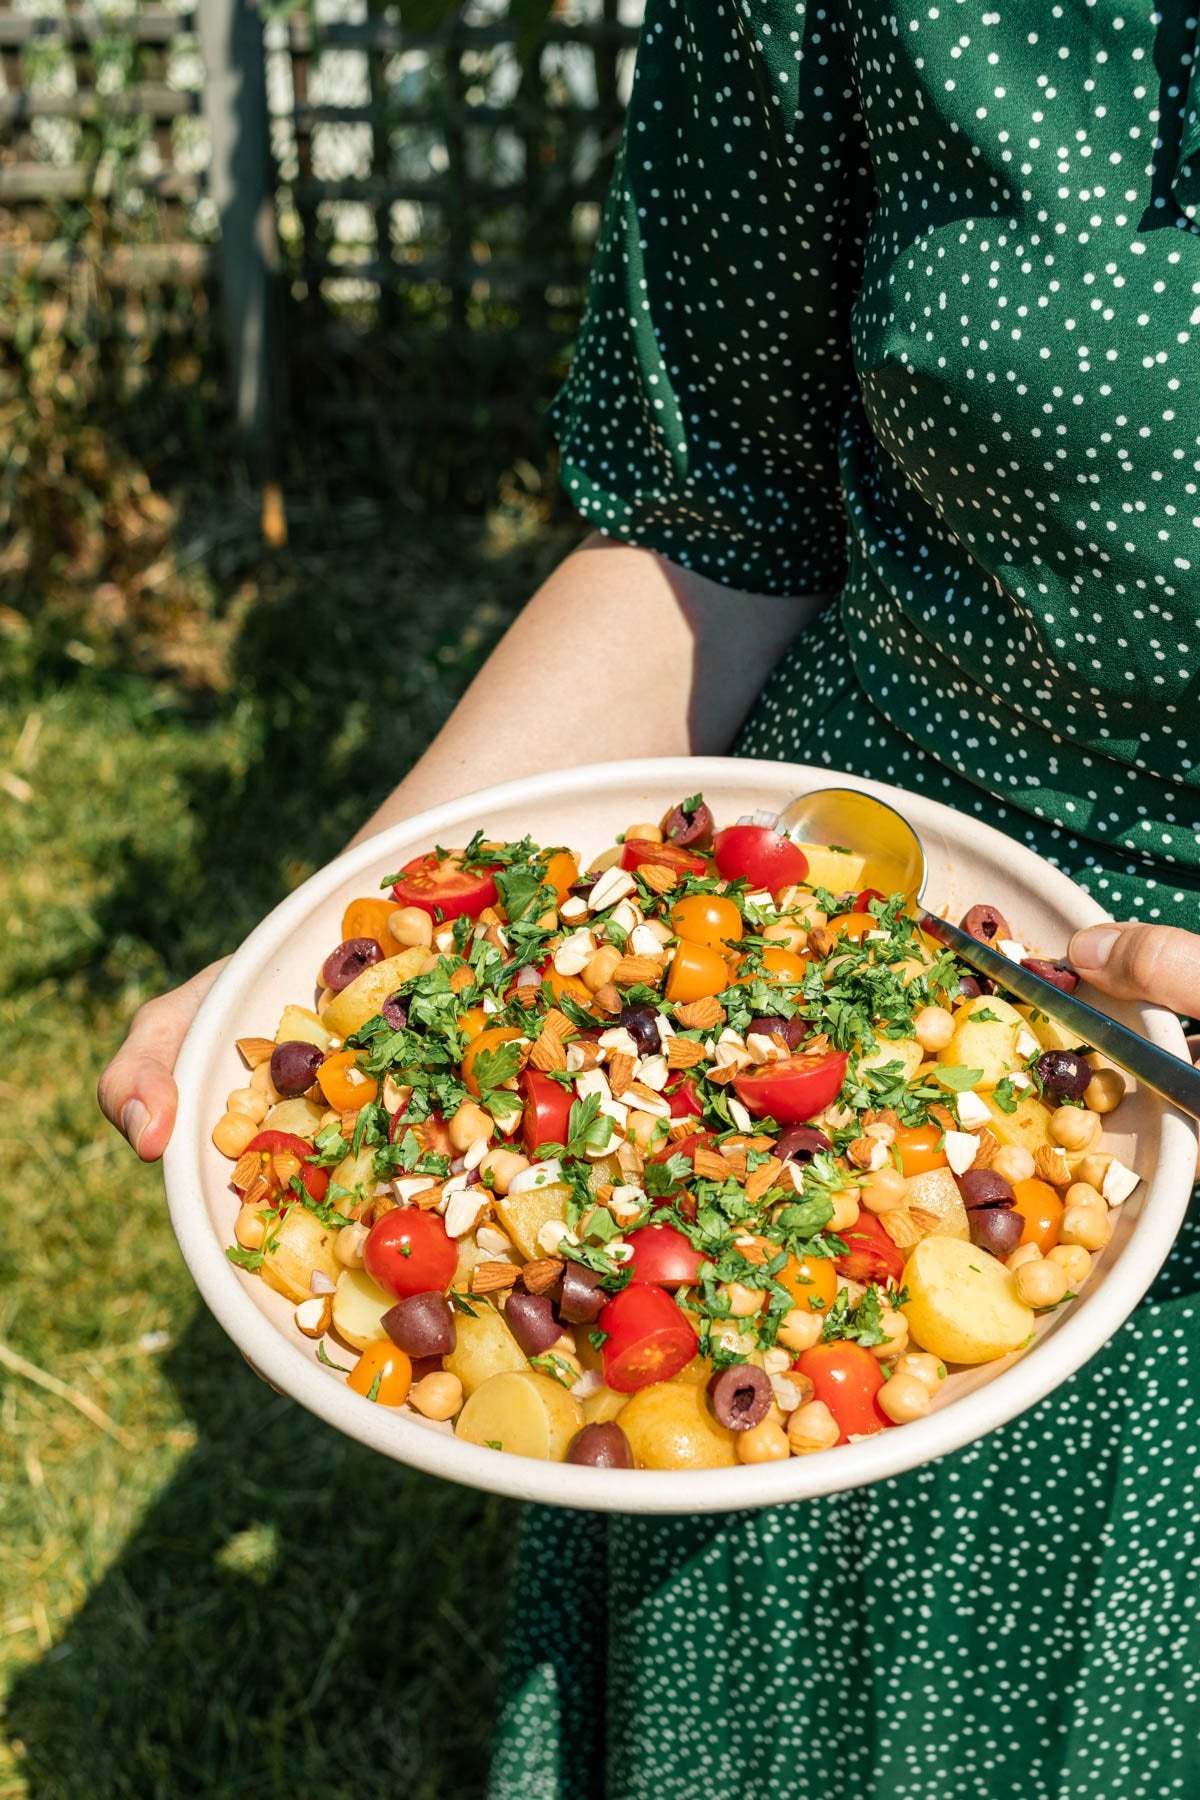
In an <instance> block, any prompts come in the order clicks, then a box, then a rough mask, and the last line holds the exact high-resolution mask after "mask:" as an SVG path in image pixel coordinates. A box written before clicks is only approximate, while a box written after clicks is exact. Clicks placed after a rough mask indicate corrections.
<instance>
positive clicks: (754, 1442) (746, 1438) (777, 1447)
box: [734, 1418, 792, 1463]
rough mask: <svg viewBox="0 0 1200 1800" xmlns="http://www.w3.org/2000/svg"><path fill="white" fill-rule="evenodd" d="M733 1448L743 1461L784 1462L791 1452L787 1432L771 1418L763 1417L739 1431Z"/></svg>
mask: <svg viewBox="0 0 1200 1800" xmlns="http://www.w3.org/2000/svg"><path fill="white" fill-rule="evenodd" d="M734 1449H735V1450H736V1451H737V1459H738V1461H739V1462H743V1463H768V1462H786V1461H787V1459H788V1457H789V1456H790V1455H791V1454H792V1451H791V1446H790V1444H789V1443H788V1438H787V1433H786V1432H785V1431H784V1429H783V1427H782V1426H781V1425H777V1424H776V1423H775V1421H774V1420H773V1419H771V1418H766V1419H763V1421H762V1422H761V1424H758V1425H754V1426H752V1427H751V1429H750V1430H749V1431H739V1432H738V1434H737V1438H736V1441H735V1443H734Z"/></svg>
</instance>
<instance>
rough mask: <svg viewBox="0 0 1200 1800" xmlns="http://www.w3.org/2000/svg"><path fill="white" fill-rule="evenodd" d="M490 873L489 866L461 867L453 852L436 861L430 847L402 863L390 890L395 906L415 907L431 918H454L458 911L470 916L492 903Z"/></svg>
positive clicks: (491, 871) (494, 884)
mask: <svg viewBox="0 0 1200 1800" xmlns="http://www.w3.org/2000/svg"><path fill="white" fill-rule="evenodd" d="M497 866H498V865H497ZM492 876H493V870H491V869H464V868H463V866H462V863H461V861H460V860H459V857H458V855H457V854H456V853H455V852H454V851H451V852H450V855H449V856H446V857H443V858H442V859H441V860H440V861H439V860H438V857H437V855H436V853H435V852H434V851H432V850H430V851H428V852H427V854H426V855H424V856H414V857H413V859H412V861H411V862H407V863H405V865H404V867H403V868H402V869H401V871H400V876H399V879H398V880H397V881H396V882H395V883H394V885H393V887H392V892H393V894H394V895H395V896H396V905H397V906H419V907H420V909H421V911H422V912H427V913H428V914H429V916H430V918H431V919H436V918H438V917H439V916H440V917H441V918H443V919H457V918H458V916H459V914H460V913H469V914H470V916H471V917H472V918H473V919H474V918H476V917H478V915H479V914H480V913H481V912H482V911H483V909H484V907H485V906H494V905H495V903H496V883H495V881H494V880H493V879H492Z"/></svg>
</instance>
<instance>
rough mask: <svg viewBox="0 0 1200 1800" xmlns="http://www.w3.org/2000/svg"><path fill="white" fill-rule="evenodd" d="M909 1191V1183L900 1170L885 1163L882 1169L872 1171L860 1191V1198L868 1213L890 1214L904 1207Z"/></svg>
mask: <svg viewBox="0 0 1200 1800" xmlns="http://www.w3.org/2000/svg"><path fill="white" fill-rule="evenodd" d="M907 1190H908V1183H907V1182H906V1181H905V1179H904V1177H903V1175H902V1174H901V1173H900V1171H899V1169H897V1168H895V1167H894V1166H893V1164H891V1163H884V1165H883V1167H882V1169H872V1171H871V1173H870V1174H869V1175H868V1176H867V1179H866V1180H865V1181H864V1182H863V1184H862V1187H861V1188H860V1189H859V1196H858V1197H859V1199H860V1200H861V1201H862V1204H863V1205H864V1206H865V1207H866V1209H867V1211H868V1212H872V1213H888V1212H895V1210H896V1208H897V1207H898V1206H903V1205H904V1196H905V1193H906V1192H907Z"/></svg>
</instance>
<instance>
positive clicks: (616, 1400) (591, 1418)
mask: <svg viewBox="0 0 1200 1800" xmlns="http://www.w3.org/2000/svg"><path fill="white" fill-rule="evenodd" d="M628 1404H629V1395H628V1394H618V1393H617V1390H616V1389H615V1388H610V1387H602V1388H597V1389H596V1391H595V1393H594V1394H589V1395H588V1396H587V1398H586V1399H585V1400H584V1402H583V1416H584V1418H585V1419H586V1420H587V1422H588V1424H589V1425H607V1423H608V1421H609V1420H610V1419H615V1418H616V1416H617V1414H618V1413H621V1412H624V1410H625V1408H626V1406H628Z"/></svg>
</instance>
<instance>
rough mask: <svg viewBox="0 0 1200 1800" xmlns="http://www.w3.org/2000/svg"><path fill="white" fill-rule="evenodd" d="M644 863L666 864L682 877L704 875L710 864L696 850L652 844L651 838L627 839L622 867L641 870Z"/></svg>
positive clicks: (623, 847) (623, 846) (674, 845)
mask: <svg viewBox="0 0 1200 1800" xmlns="http://www.w3.org/2000/svg"><path fill="white" fill-rule="evenodd" d="M643 863H665V865H666V866H667V868H668V869H677V870H678V871H679V873H680V874H681V875H703V874H704V871H705V870H706V869H707V867H708V864H707V863H706V862H705V860H704V858H703V857H702V856H698V855H697V854H696V852H695V851H694V850H681V849H680V848H679V845H678V844H652V843H651V842H650V839H649V838H626V839H625V842H624V843H623V844H622V845H621V867H622V868H623V869H640V868H641V866H642V864H643Z"/></svg>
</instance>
